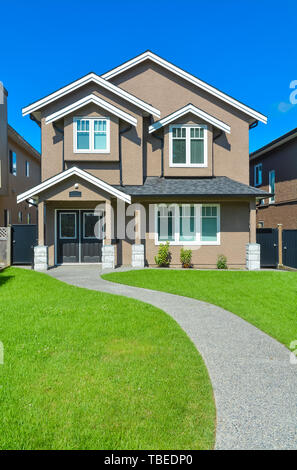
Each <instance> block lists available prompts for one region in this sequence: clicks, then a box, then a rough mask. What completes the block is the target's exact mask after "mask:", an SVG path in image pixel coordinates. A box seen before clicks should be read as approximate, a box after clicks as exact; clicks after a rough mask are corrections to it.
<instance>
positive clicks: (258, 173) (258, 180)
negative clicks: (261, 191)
mask: <svg viewBox="0 0 297 470" xmlns="http://www.w3.org/2000/svg"><path fill="white" fill-rule="evenodd" d="M261 184H262V163H259V164H258V165H255V174H254V185H255V186H260V185H261Z"/></svg>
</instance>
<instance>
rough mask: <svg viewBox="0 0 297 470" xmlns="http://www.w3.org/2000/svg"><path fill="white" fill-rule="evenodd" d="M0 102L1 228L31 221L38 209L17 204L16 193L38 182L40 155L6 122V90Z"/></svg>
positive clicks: (34, 218)
mask: <svg viewBox="0 0 297 470" xmlns="http://www.w3.org/2000/svg"><path fill="white" fill-rule="evenodd" d="M2 90H3V98H2V102H1V101H0V134H1V138H0V227H3V226H7V225H9V224H34V223H36V221H37V209H36V207H35V206H34V205H29V204H28V203H27V202H25V201H24V202H22V203H21V204H17V199H16V198H17V194H19V193H20V192H22V191H26V190H28V189H30V188H32V187H33V186H36V184H38V183H40V154H39V153H38V152H37V150H35V149H34V148H33V147H32V146H31V145H30V144H29V143H28V142H27V141H26V140H25V139H24V138H23V137H22V136H20V134H18V132H17V131H16V130H15V129H13V128H12V127H11V126H10V125H9V124H7V91H6V90H5V89H4V88H2Z"/></svg>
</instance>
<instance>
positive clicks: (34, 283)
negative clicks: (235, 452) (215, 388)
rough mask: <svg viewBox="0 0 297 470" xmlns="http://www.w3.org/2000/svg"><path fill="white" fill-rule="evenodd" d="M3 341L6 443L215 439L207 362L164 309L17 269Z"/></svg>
mask: <svg viewBox="0 0 297 470" xmlns="http://www.w3.org/2000/svg"><path fill="white" fill-rule="evenodd" d="M98 275H99V274H98ZM0 341H1V342H2V343H3V345H4V365H0V408H1V413H0V448H1V449H105V450H106V449H129V450H130V449H210V448H212V447H213V445H214V433H215V406H214V401H213V394H212V388H211V384H210V380H209V377H208V373H207V370H206V367H205V365H204V362H203V360H202V358H201V357H200V355H199V354H198V352H197V350H196V349H195V347H194V345H193V344H192V343H191V341H190V340H189V339H188V337H187V336H186V334H185V333H184V332H183V331H182V330H181V328H180V327H179V326H178V325H177V323H175V321H174V320H173V319H171V318H170V317H169V316H168V315H166V314H165V313H164V312H163V311H161V310H158V309H156V308H154V307H152V306H150V305H147V304H144V303H142V302H137V301H135V300H132V299H127V298H124V297H118V296H112V295H108V294H103V293H100V292H93V291H89V290H85V289H80V288H77V287H72V286H69V285H67V284H64V283H62V282H59V281H57V280H55V279H53V278H51V277H49V276H47V275H44V274H39V273H36V272H33V271H30V270H22V269H18V268H10V269H7V270H5V271H2V272H1V273H0Z"/></svg>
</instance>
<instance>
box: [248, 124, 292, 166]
mask: <svg viewBox="0 0 297 470" xmlns="http://www.w3.org/2000/svg"><path fill="white" fill-rule="evenodd" d="M296 138H297V127H296V128H295V129H292V130H291V131H290V132H287V133H286V134H284V135H282V136H281V137H278V138H277V139H275V140H273V141H272V142H269V144H266V145H264V147H261V148H259V149H258V150H256V151H255V152H252V153H251V154H250V159H251V160H254V159H255V158H258V157H261V156H262V155H264V154H266V153H268V152H270V151H271V150H274V149H276V148H278V147H280V146H281V145H284V144H286V143H287V142H290V140H293V139H296Z"/></svg>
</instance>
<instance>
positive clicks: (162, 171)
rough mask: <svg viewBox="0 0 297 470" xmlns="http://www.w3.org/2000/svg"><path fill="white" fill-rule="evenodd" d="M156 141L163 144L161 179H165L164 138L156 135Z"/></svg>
mask: <svg viewBox="0 0 297 470" xmlns="http://www.w3.org/2000/svg"><path fill="white" fill-rule="evenodd" d="M154 137H155V139H158V140H160V142H161V178H164V137H160V136H158V135H154Z"/></svg>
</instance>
